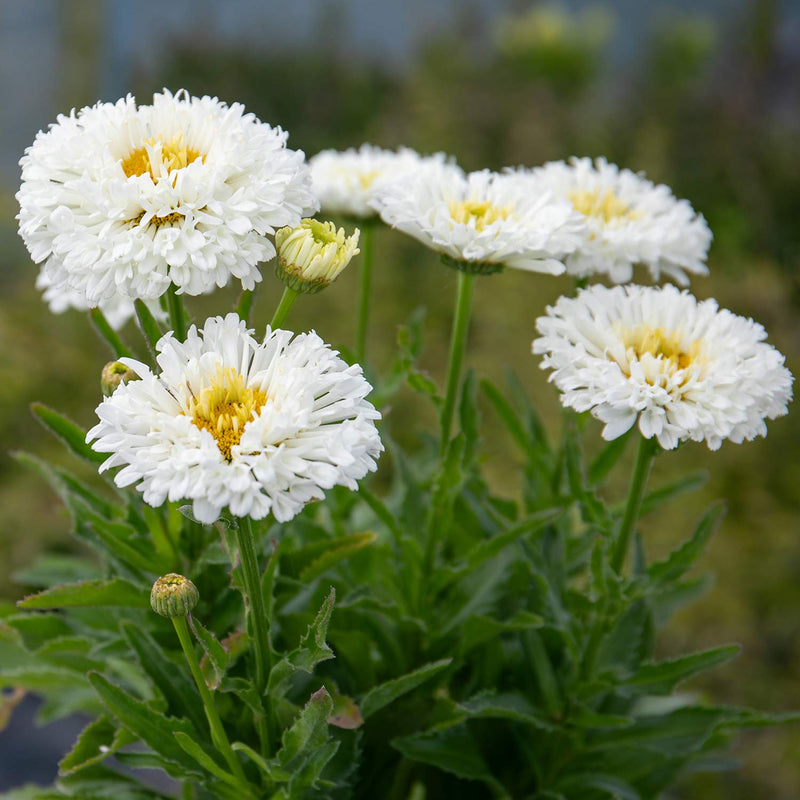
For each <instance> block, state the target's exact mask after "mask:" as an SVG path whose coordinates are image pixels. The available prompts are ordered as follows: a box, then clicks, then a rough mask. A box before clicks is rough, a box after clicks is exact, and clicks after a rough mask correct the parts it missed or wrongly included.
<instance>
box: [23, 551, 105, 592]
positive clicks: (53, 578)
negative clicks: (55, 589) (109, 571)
mask: <svg viewBox="0 0 800 800" xmlns="http://www.w3.org/2000/svg"><path fill="white" fill-rule="evenodd" d="M100 574H101V573H100V569H99V568H98V567H97V565H96V564H93V563H92V562H91V561H88V560H86V559H83V558H79V557H78V556H74V555H62V554H60V553H45V554H43V555H41V556H39V557H38V558H37V559H36V561H34V562H33V564H30V565H29V566H27V567H23V568H22V569H18V570H15V571H14V573H13V574H12V576H11V577H12V579H13V580H14V582H15V583H19V584H23V585H26V586H37V587H43V588H47V587H51V586H55V585H57V584H59V583H79V582H80V581H88V580H98V579H99V578H100Z"/></svg>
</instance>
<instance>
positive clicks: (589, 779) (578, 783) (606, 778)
mask: <svg viewBox="0 0 800 800" xmlns="http://www.w3.org/2000/svg"><path fill="white" fill-rule="evenodd" d="M556 788H557V789H558V790H559V791H561V792H566V793H567V794H568V795H569V796H575V797H582V796H584V795H591V794H593V792H592V790H593V789H600V790H602V791H603V792H607V793H608V794H609V795H610V796H611V797H613V798H614V800H641V795H640V794H639V792H637V791H636V789H634V788H633V786H631V785H630V784H629V783H627V782H626V781H624V780H622V779H621V778H618V777H616V776H614V775H604V774H603V773H601V772H584V773H582V774H581V773H578V774H571V775H567V776H566V777H564V778H562V779H561V780H560V781H559V782H558V783H557V784H556Z"/></svg>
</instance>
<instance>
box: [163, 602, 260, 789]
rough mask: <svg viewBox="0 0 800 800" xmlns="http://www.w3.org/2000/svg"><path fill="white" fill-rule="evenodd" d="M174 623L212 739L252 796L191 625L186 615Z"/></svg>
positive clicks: (175, 619) (175, 618)
mask: <svg viewBox="0 0 800 800" xmlns="http://www.w3.org/2000/svg"><path fill="white" fill-rule="evenodd" d="M172 624H173V625H174V626H175V632H176V633H177V634H178V639H180V643H181V647H182V648H183V653H184V655H185V656H186V661H187V662H188V664H189V669H190V670H191V672H192V677H193V678H194V682H195V683H196V684H197V690H198V691H199V692H200V697H201V698H202V699H203V708H204V709H205V712H206V719H207V720H208V725H209V728H210V729H211V739H212V741H213V742H214V745H215V747H216V748H217V749H218V750H219V751H220V753H222V756H223V758H224V759H225V761H226V762H227V764H228V766H229V767H230V768H231V772H232V773H233V774H234V775H235V776H236V778H237V780H239V781H240V782H241V784H242V788H244V789H246V793H247V795H248V796H252V794H251V791H250V788H249V786H248V784H247V778H246V777H245V775H244V770H243V769H242V765H241V764H240V763H239V759H238V758H237V757H236V753H234V752H233V750H232V748H231V743H230V742H229V741H228V734H226V733H225V728H224V727H223V725H222V720H221V719H220V718H219V714H218V713H217V707H216V705H215V703H214V697H213V695H212V694H211V691H210V690H209V688H208V686H206V682H205V679H204V678H203V673H202V672H201V670H200V664H199V662H198V661H197V654H196V653H195V651H194V643H193V642H192V636H191V634H190V633H189V626H188V624H187V622H186V617H172Z"/></svg>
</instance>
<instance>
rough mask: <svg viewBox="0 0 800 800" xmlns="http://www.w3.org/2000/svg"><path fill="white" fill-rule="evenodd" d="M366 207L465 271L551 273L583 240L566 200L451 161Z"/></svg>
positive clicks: (408, 180)
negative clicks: (465, 169) (466, 169)
mask: <svg viewBox="0 0 800 800" xmlns="http://www.w3.org/2000/svg"><path fill="white" fill-rule="evenodd" d="M373 202H374V205H375V208H377V209H378V210H379V211H380V214H381V217H382V218H383V220H384V222H386V223H387V224H389V225H392V226H393V227H395V228H398V229H400V230H401V231H403V232H404V233H407V234H409V235H410V236H413V237H414V238H415V239H418V240H419V241H420V242H422V243H423V244H425V245H427V246H428V247H430V248H432V249H433V250H437V251H438V252H440V253H442V254H443V256H445V260H446V261H448V263H450V264H451V265H452V266H457V267H458V268H460V269H464V270H466V271H468V272H486V273H488V272H498V271H500V270H501V269H503V267H505V266H510V267H518V268H520V269H527V270H533V271H536V272H549V273H551V274H553V275H558V274H559V273H561V272H563V271H564V264H563V263H562V261H563V259H564V258H565V256H566V255H567V254H568V253H571V252H572V251H573V250H575V248H576V247H578V246H579V244H580V243H581V241H582V239H583V235H582V233H583V228H584V223H583V221H582V218H581V216H580V215H579V214H577V213H576V212H575V211H574V209H573V208H572V205H571V204H570V203H569V202H568V201H566V200H559V199H556V198H555V197H553V195H552V194H550V193H549V192H541V193H538V194H537V193H533V192H531V191H530V187H529V186H528V185H527V182H526V181H521V180H520V179H519V176H517V175H500V174H497V173H494V172H491V171H489V170H483V171H481V172H471V173H469V174H465V173H464V172H463V171H462V170H461V169H460V168H458V167H457V166H455V165H453V164H432V165H426V166H425V167H423V168H421V169H418V170H416V171H415V172H413V173H412V174H410V175H408V176H407V177H406V178H403V179H401V180H398V181H395V182H393V183H391V184H389V185H388V186H386V187H385V188H384V189H382V190H381V191H379V192H378V193H377V194H376V197H375V200H374V201H373Z"/></svg>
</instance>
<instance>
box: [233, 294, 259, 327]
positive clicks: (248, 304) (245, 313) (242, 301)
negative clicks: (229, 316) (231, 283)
mask: <svg viewBox="0 0 800 800" xmlns="http://www.w3.org/2000/svg"><path fill="white" fill-rule="evenodd" d="M254 297H255V289H245V290H244V291H243V292H242V296H241V297H240V298H239V302H238V303H237V305H236V314H237V315H238V317H239V319H243V320H244V321H245V322H247V321H248V318H249V316H250V311H251V310H252V308H253V298H254Z"/></svg>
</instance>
